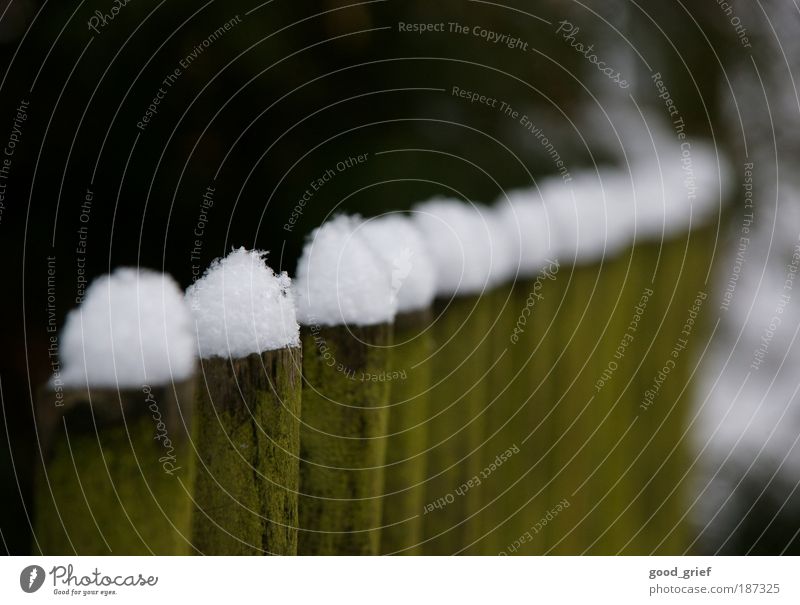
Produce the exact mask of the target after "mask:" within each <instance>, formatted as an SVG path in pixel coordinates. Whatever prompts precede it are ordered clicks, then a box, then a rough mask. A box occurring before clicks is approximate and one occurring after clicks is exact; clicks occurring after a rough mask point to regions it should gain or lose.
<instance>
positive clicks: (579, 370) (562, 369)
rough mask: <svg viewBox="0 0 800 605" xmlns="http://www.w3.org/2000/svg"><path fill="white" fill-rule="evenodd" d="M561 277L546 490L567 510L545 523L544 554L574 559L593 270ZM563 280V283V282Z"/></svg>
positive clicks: (592, 326)
mask: <svg viewBox="0 0 800 605" xmlns="http://www.w3.org/2000/svg"><path fill="white" fill-rule="evenodd" d="M566 270H567V268H562V271H566ZM561 279H562V282H561V287H563V288H565V292H564V299H563V303H562V305H561V307H560V308H559V310H558V312H557V314H556V315H555V316H554V319H553V321H554V329H555V330H556V333H557V335H558V336H557V338H558V339H559V341H560V342H559V345H558V346H557V348H556V351H555V352H554V353H555V358H554V359H553V360H552V362H553V363H554V364H555V385H556V392H555V400H554V401H552V405H553V416H552V420H551V427H552V432H551V437H552V439H553V441H552V443H551V445H552V448H553V449H552V462H553V463H552V465H551V467H550V472H551V473H552V474H551V479H552V484H551V487H550V490H549V491H550V500H551V501H552V504H550V505H549V506H548V507H547V509H548V510H549V508H550V506H552V505H554V504H555V503H556V502H560V501H562V500H564V499H567V500H568V501H569V502H570V506H569V508H568V509H567V510H565V511H564V512H563V513H561V514H560V515H559V517H558V518H557V519H555V520H554V521H553V522H552V523H550V524H548V528H547V531H546V536H547V542H548V550H547V551H546V552H549V553H550V554H558V555H576V554H580V553H581V552H582V551H583V549H584V548H585V545H586V528H585V527H584V526H583V525H582V523H583V520H584V517H585V515H586V513H587V512H588V510H589V508H590V502H591V498H590V495H589V494H588V493H587V492H586V490H585V489H578V488H579V487H580V486H581V484H582V483H583V482H584V481H585V480H586V479H587V477H588V476H589V474H590V473H591V470H592V468H593V466H592V456H591V448H590V445H589V444H587V443H586V442H587V438H588V436H589V435H590V434H591V430H590V429H591V406H592V392H591V383H592V376H591V370H590V368H591V363H590V362H591V358H592V356H593V355H595V354H596V344H597V337H598V335H599V330H598V326H599V325H600V324H599V322H598V319H599V318H597V317H596V316H595V314H594V313H593V312H592V308H591V306H590V305H591V300H592V296H593V294H592V291H593V289H594V288H595V282H596V280H597V267H596V266H578V267H574V268H573V269H572V273H571V274H570V275H563V276H562V278H561ZM567 280H568V283H564V282H567ZM584 445H585V447H583V446H584Z"/></svg>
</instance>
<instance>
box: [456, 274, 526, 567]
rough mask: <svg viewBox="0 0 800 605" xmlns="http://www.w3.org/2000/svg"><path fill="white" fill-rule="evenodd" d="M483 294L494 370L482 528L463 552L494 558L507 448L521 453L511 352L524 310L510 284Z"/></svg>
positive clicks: (520, 387)
mask: <svg viewBox="0 0 800 605" xmlns="http://www.w3.org/2000/svg"><path fill="white" fill-rule="evenodd" d="M487 296H488V298H489V302H490V305H491V308H492V316H491V321H490V326H491V353H490V358H489V366H491V368H492V371H491V374H490V375H489V380H488V385H487V386H488V388H487V396H486V405H487V406H488V409H487V412H486V421H485V422H484V425H485V429H484V433H485V439H487V442H486V445H485V447H484V448H483V449H482V454H483V455H482V460H483V464H484V470H483V473H482V475H485V476H483V478H484V479H486V480H485V481H484V482H483V483H482V485H481V486H480V495H481V502H480V504H481V507H482V510H481V512H480V513H479V515H478V520H479V521H478V523H475V524H474V526H475V528H476V529H477V530H480V533H479V534H477V532H475V533H476V534H477V535H476V536H475V539H478V538H480V540H479V541H478V542H477V543H476V544H474V545H473V546H471V547H470V548H469V549H468V550H467V554H471V555H487V554H496V553H497V552H498V551H499V550H501V549H502V548H503V547H504V546H505V544H506V540H505V539H504V537H503V530H504V529H505V528H506V527H507V526H505V522H506V514H507V510H506V508H505V507H504V504H505V503H506V502H505V500H504V496H505V495H506V494H504V493H503V492H504V491H505V490H506V488H507V487H508V485H509V483H510V479H511V476H512V475H511V473H510V470H509V464H510V463H511V460H510V457H509V459H508V460H506V455H505V453H506V451H507V450H509V449H511V450H512V452H513V449H512V448H517V453H519V451H518V450H519V445H518V444H519V442H520V438H519V436H518V430H516V429H518V428H519V426H520V422H519V419H520V416H519V415H518V413H519V410H520V408H522V407H524V403H525V400H526V398H527V394H526V393H525V387H527V385H526V384H524V381H522V380H520V376H519V375H518V367H517V364H518V362H519V361H520V360H518V359H517V358H515V357H514V356H513V355H512V351H511V347H512V343H511V340H510V338H511V335H512V334H514V328H515V326H516V324H517V317H518V315H519V314H520V312H521V309H522V307H520V306H519V305H518V301H517V298H518V297H517V292H516V288H515V287H514V285H513V284H506V285H503V286H500V287H497V288H495V289H494V290H492V291H491V292H489V294H488V295H487ZM523 304H524V303H523ZM492 324H493V325H492ZM500 455H502V460H500V462H501V464H500V465H497V464H496V462H497V460H496V458H497V457H498V456H500ZM491 465H493V466H491ZM487 467H489V468H487ZM488 473H491V475H489V474H488ZM490 477H491V478H490Z"/></svg>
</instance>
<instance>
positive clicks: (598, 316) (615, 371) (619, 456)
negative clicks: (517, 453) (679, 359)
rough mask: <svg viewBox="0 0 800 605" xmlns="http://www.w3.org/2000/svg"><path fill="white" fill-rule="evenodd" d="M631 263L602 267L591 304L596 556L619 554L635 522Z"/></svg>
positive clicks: (591, 536)
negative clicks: (630, 507)
mask: <svg viewBox="0 0 800 605" xmlns="http://www.w3.org/2000/svg"><path fill="white" fill-rule="evenodd" d="M631 260H632V259H631V256H630V251H629V253H627V254H623V255H621V256H620V257H618V258H615V259H612V260H610V261H607V262H606V263H604V266H603V268H602V271H601V273H600V275H599V281H598V289H597V292H596V295H595V296H594V297H593V299H592V302H591V313H592V318H593V319H592V320H593V321H594V322H595V324H596V325H597V330H598V347H597V351H596V354H595V355H594V356H593V357H592V361H591V363H590V368H591V369H590V373H589V376H588V377H589V378H590V382H591V392H592V396H593V397H594V399H593V401H592V405H591V406H590V410H589V412H590V417H589V422H588V423H587V430H589V431H590V432H591V431H593V430H595V429H597V432H596V433H594V436H593V437H592V439H591V443H590V444H589V446H588V447H589V448H590V457H591V459H590V468H589V476H588V478H587V479H586V483H585V485H584V487H583V488H582V489H584V490H585V491H586V494H587V495H588V498H589V502H588V505H589V510H588V511H587V517H586V520H585V522H584V524H583V525H584V532H585V535H586V544H585V546H584V547H585V549H586V553H587V554H592V555H613V554H616V553H617V552H619V550H620V549H621V548H622V546H623V545H624V544H625V542H627V540H628V539H629V538H630V536H631V535H632V533H633V531H635V527H631V525H630V523H629V520H630V518H631V517H630V516H629V515H626V514H625V509H626V507H628V505H629V504H630V503H631V500H632V498H633V497H634V496H635V490H634V487H635V482H634V481H632V478H633V476H632V475H631V474H628V475H627V476H626V475H625V474H624V473H625V469H626V468H627V466H628V465H629V464H630V461H631V459H632V454H633V455H635V451H634V450H633V449H632V448H631V443H632V442H633V440H632V437H631V434H630V433H631V431H633V430H635V426H634V427H633V428H630V427H631V423H632V422H633V421H634V418H635V416H636V412H635V406H634V405H632V403H631V402H632V401H633V400H635V389H632V388H631V385H633V384H635V381H634V380H633V377H634V373H635V369H636V365H637V364H638V359H637V358H636V355H635V354H634V349H633V348H632V347H633V343H634V342H635V339H636V337H637V327H636V325H635V324H634V325H633V327H631V321H632V320H633V319H634V315H635V311H634V308H635V307H636V306H637V305H638V304H639V302H640V300H641V297H642V294H643V289H644V288H642V286H641V284H640V283H639V280H638V279H636V278H635V272H636V265H635V263H632V262H631ZM629 263H630V265H629ZM645 312H646V308H645ZM640 321H641V320H640ZM603 330H605V332H604V333H603V334H602V336H601V335H600V332H603ZM629 428H630V430H628V429H629Z"/></svg>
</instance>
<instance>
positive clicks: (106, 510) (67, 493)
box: [35, 380, 194, 556]
mask: <svg viewBox="0 0 800 605" xmlns="http://www.w3.org/2000/svg"><path fill="white" fill-rule="evenodd" d="M193 388H194V385H193V381H191V380H190V381H188V382H184V383H176V384H169V385H164V386H155V385H142V387H141V388H138V389H136V388H131V389H120V390H117V389H113V388H92V389H91V390H90V391H88V392H87V391H86V390H85V389H65V390H64V392H63V394H64V398H63V404H64V405H63V407H56V406H55V405H54V402H55V401H56V399H55V394H54V393H53V392H52V391H50V390H45V391H43V393H42V396H41V397H40V399H39V402H38V407H39V410H38V411H39V414H38V415H39V427H40V431H39V432H40V435H41V438H42V442H43V450H44V451H43V455H44V467H43V468H40V469H39V470H40V471H41V472H39V473H38V477H37V489H36V505H35V507H36V519H35V532H36V541H37V543H38V544H39V546H40V548H41V551H42V552H41V554H42V555H61V556H63V555H76V554H77V555H151V554H155V555H186V554H191V552H192V549H191V514H192V505H191V497H192V492H193V482H194V462H193V457H192V454H191V450H190V445H189V434H188V430H187V429H188V427H190V426H191V422H192V408H193V403H194V402H193Z"/></svg>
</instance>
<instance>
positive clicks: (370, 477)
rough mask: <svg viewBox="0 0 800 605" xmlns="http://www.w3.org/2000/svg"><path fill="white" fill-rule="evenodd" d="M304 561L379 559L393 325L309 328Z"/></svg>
mask: <svg viewBox="0 0 800 605" xmlns="http://www.w3.org/2000/svg"><path fill="white" fill-rule="evenodd" d="M301 337H302V341H303V414H302V426H301V431H300V457H301V462H300V494H301V495H300V535H299V545H298V554H301V555H376V554H379V552H380V534H381V517H382V495H383V492H384V463H385V455H386V438H385V437H386V434H387V431H388V424H389V389H390V384H389V382H386V381H381V380H380V379H379V377H380V376H381V375H385V374H386V372H387V371H391V368H392V364H391V345H392V339H393V326H392V325H391V324H378V325H373V326H333V327H325V326H306V327H303V328H302V331H301Z"/></svg>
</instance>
